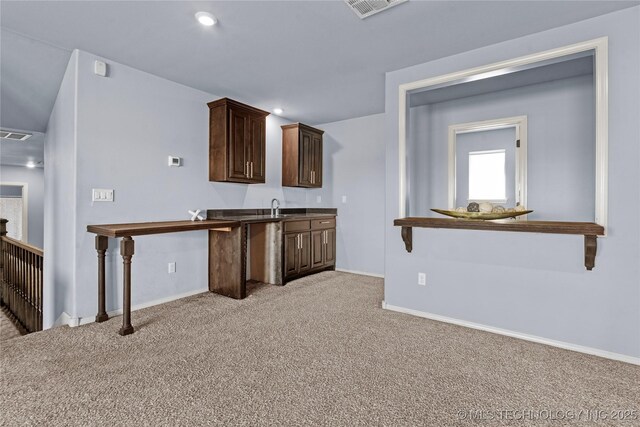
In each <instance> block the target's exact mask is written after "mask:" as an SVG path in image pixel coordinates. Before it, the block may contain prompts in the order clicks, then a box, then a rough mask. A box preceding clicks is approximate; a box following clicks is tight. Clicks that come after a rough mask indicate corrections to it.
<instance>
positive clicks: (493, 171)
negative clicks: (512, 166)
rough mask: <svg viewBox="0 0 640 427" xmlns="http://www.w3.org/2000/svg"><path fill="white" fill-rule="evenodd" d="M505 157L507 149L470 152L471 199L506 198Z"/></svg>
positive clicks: (500, 199) (499, 199)
mask: <svg viewBox="0 0 640 427" xmlns="http://www.w3.org/2000/svg"><path fill="white" fill-rule="evenodd" d="M505 159H506V152H505V150H490V151H472V152H470V153H469V200H489V201H494V202H500V201H502V202H504V201H505V200H506V198H507V194H506V193H507V190H506V172H505Z"/></svg>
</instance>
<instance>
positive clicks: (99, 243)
mask: <svg viewBox="0 0 640 427" xmlns="http://www.w3.org/2000/svg"><path fill="white" fill-rule="evenodd" d="M108 248H109V239H108V238H107V236H96V251H98V314H97V315H96V322H98V323H100V322H104V321H106V320H109V315H108V314H107V310H106V303H105V283H104V282H105V271H104V270H105V266H104V257H105V254H106V252H107V249H108Z"/></svg>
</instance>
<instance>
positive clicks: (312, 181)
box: [311, 171, 314, 184]
mask: <svg viewBox="0 0 640 427" xmlns="http://www.w3.org/2000/svg"><path fill="white" fill-rule="evenodd" d="M313 178H314V176H313V171H311V183H312V184H313V183H314V180H313Z"/></svg>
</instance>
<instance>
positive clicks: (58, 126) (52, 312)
mask: <svg viewBox="0 0 640 427" xmlns="http://www.w3.org/2000/svg"><path fill="white" fill-rule="evenodd" d="M77 62H78V52H77V51H75V52H73V54H72V55H71V59H70V60H69V64H68V65H67V70H66V71H65V74H64V78H63V79H62V84H61V86H60V90H59V91H58V96H57V98H56V102H55V105H54V107H53V111H52V112H51V116H50V118H49V124H48V125H47V132H46V135H45V144H44V157H45V165H46V168H45V171H44V181H45V192H44V253H45V257H44V290H43V304H44V307H43V326H44V327H45V328H48V327H51V326H52V325H53V323H54V322H55V320H56V319H57V318H58V316H59V315H60V314H62V312H67V313H70V312H71V310H72V308H73V301H74V290H75V258H74V254H75V235H76V223H75V194H76V189H75V183H76V173H75V160H76V157H75V154H76V135H75V132H76V106H77V105H76V84H77Z"/></svg>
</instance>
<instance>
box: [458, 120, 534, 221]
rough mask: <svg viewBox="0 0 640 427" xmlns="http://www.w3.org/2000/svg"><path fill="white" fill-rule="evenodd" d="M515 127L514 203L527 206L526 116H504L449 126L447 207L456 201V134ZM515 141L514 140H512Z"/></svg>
mask: <svg viewBox="0 0 640 427" xmlns="http://www.w3.org/2000/svg"><path fill="white" fill-rule="evenodd" d="M512 127H513V128H515V131H516V140H520V147H519V148H516V176H515V180H516V185H515V187H514V188H515V191H516V203H520V204H521V205H522V206H527V116H515V117H505V118H502V119H495V120H483V121H480V122H469V123H459V124H455V125H450V126H449V168H448V170H449V180H448V203H449V209H455V208H456V206H455V203H456V146H457V143H456V136H457V135H460V134H463V133H472V132H482V131H489V130H498V129H508V128H512ZM514 143H515V141H514Z"/></svg>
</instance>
